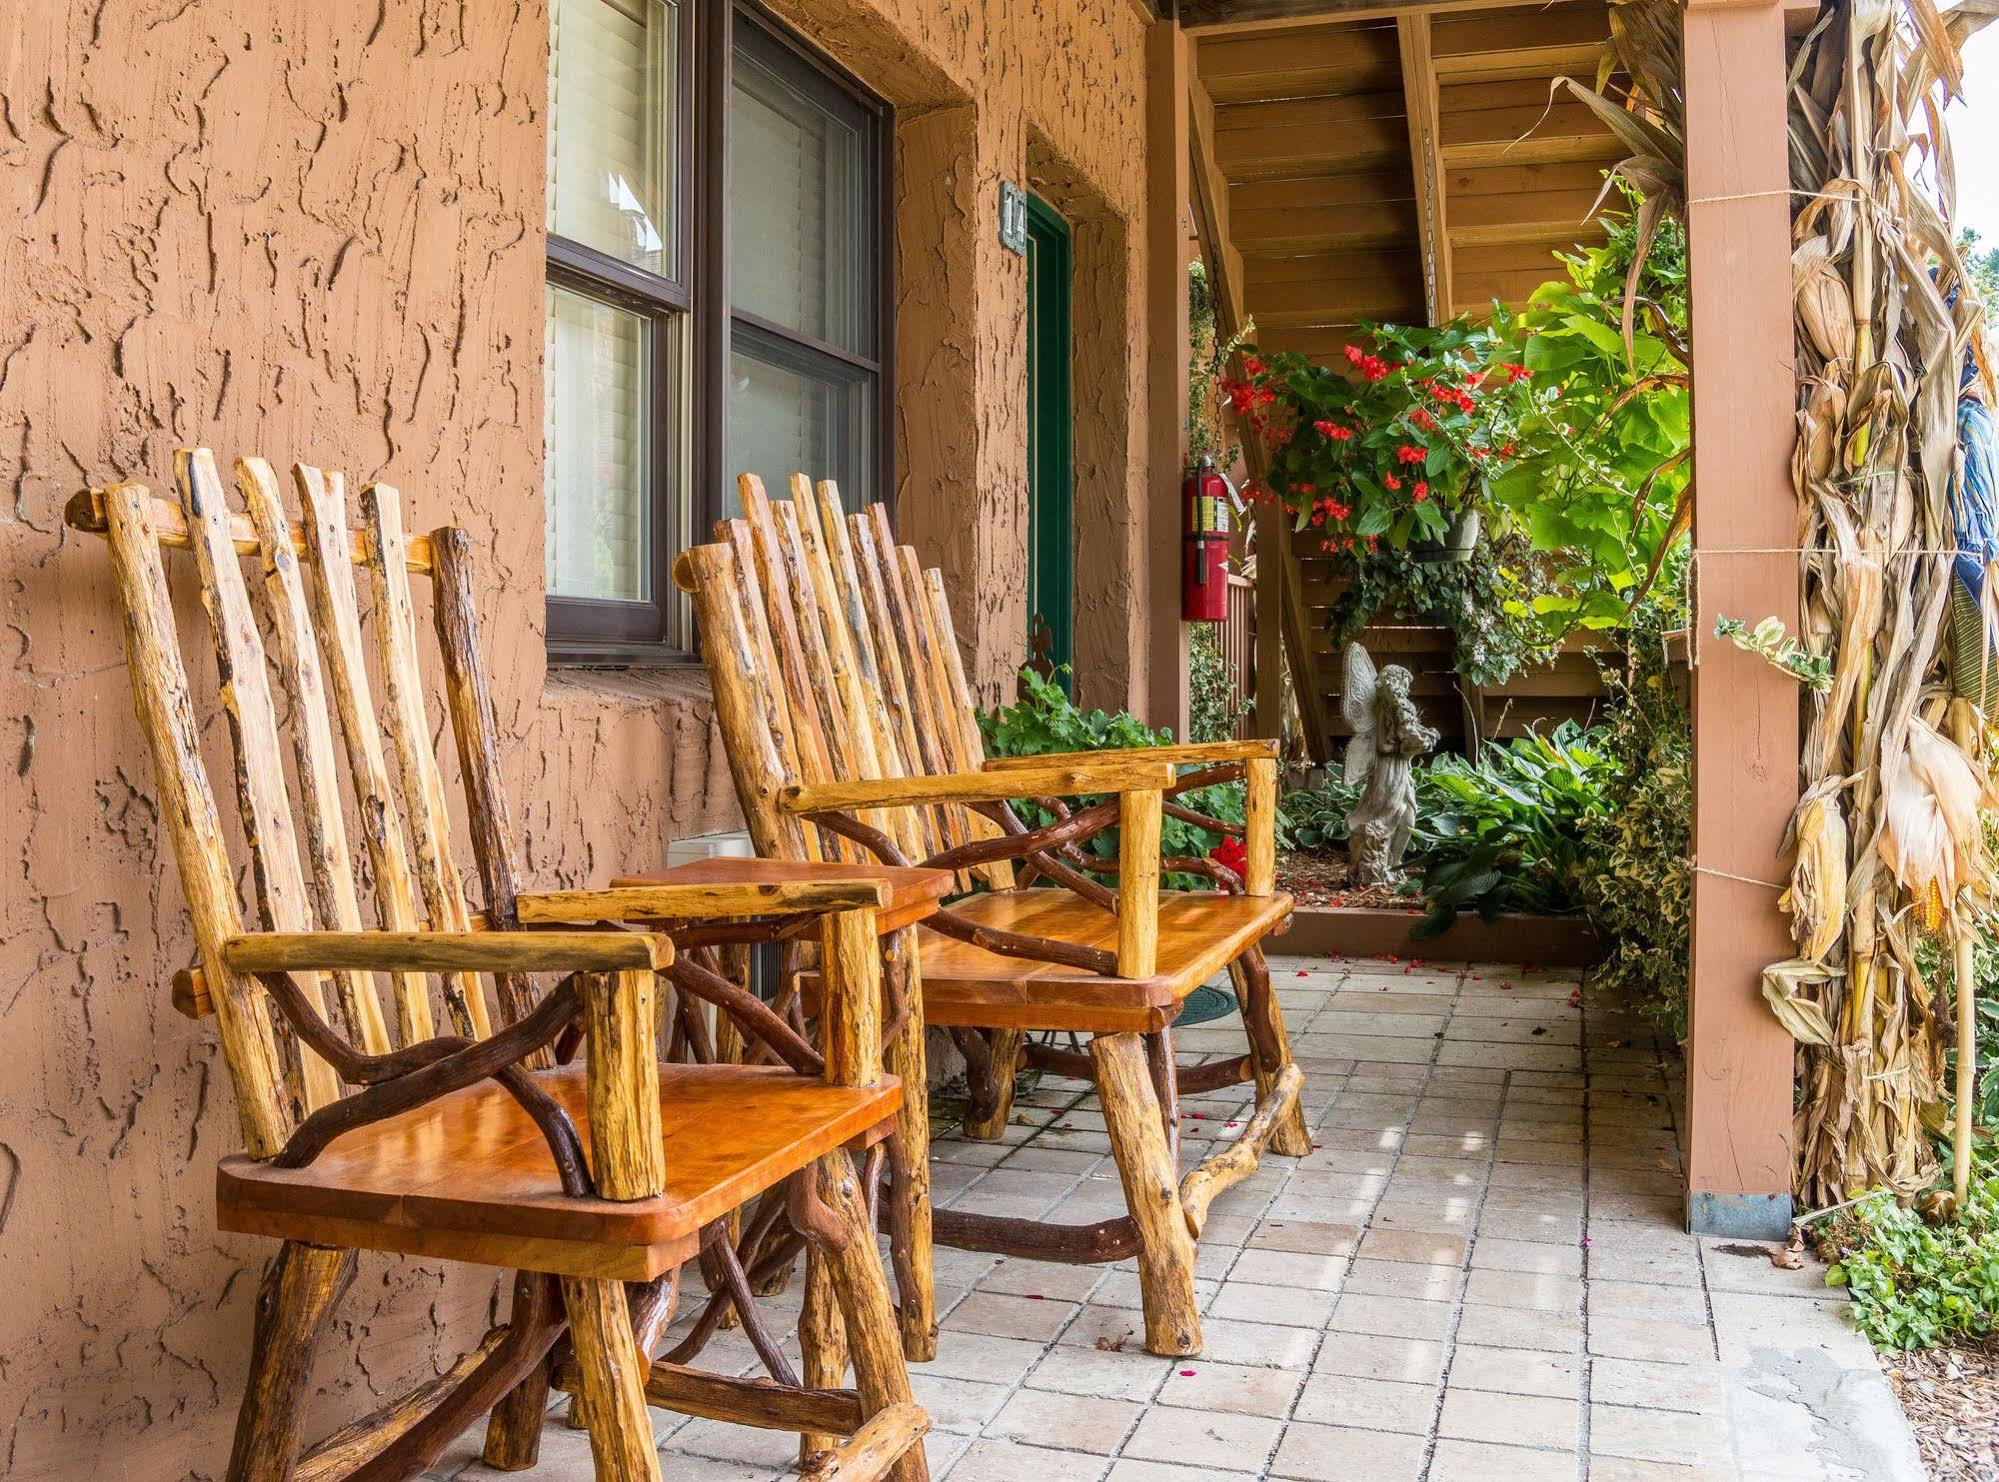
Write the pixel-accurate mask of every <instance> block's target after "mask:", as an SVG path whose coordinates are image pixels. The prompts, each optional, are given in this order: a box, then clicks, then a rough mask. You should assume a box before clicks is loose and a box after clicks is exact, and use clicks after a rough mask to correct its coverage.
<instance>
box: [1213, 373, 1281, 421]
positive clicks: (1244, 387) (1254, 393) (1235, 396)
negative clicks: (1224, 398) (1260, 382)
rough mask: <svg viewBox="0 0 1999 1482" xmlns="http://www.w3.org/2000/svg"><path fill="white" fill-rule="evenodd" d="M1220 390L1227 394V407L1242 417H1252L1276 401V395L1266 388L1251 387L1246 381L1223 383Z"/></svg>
mask: <svg viewBox="0 0 1999 1482" xmlns="http://www.w3.org/2000/svg"><path fill="white" fill-rule="evenodd" d="M1222 389H1223V390H1224V391H1226V392H1227V393H1228V397H1229V405H1230V406H1232V407H1234V408H1235V409H1236V411H1237V412H1239V413H1241V414H1242V415H1243V416H1253V415H1254V414H1255V413H1256V412H1257V411H1258V410H1259V409H1261V408H1263V407H1267V406H1269V405H1270V404H1271V403H1272V402H1273V401H1275V400H1277V393H1276V392H1275V391H1273V390H1271V389H1270V388H1269V387H1268V386H1252V385H1251V384H1250V383H1249V382H1247V381H1224V382H1223V383H1222Z"/></svg>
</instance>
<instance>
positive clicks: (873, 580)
mask: <svg viewBox="0 0 1999 1482" xmlns="http://www.w3.org/2000/svg"><path fill="white" fill-rule="evenodd" d="M740 492H741V496H742V505H743V517H742V518H741V519H737V520H729V521H726V522H723V523H721V524H719V525H718V526H717V527H716V537H717V538H716V540H715V542H714V543H713V544H710V545H702V546H697V547H694V548H693V549H691V550H689V551H687V552H685V553H684V554H683V555H682V556H681V558H680V560H679V561H678V562H677V563H676V565H675V568H674V575H675V580H676V581H677V582H678V583H679V585H680V586H681V588H682V589H683V590H685V591H687V592H688V593H690V594H691V596H692V598H693V604H694V612H695V616H696V619H697V622H698V624H699V627H700V632H701V649H702V656H703V659H704V660H705V662H706V663H707V666H708V670H709V673H710V675H711V677H712V679H713V681H714V690H715V708H716V715H717V718H718V720H719V722H720V725H721V728H722V734H723V739H724V741H725V743H726V745H727V749H728V756H729V764H730V768H731V770H732V772H733V775H734V778H735V783H736V792H737V795H738V797H739V798H740V799H741V801H742V805H743V811H744V813H745V814H746V815H747V817H748V820H749V826H750V831H751V834H752V836H753V838H754V839H755V842H756V845H757V850H758V852H759V853H760V854H763V855H766V856H768V857H771V858H774V859H831V860H843V861H850V862H853V863H856V864H859V863H863V862H868V861H879V862H881V863H884V864H891V865H901V864H906V863H911V862H922V863H924V864H927V865H929V866H932V867H940V866H941V867H947V868H950V869H954V870H957V871H960V872H962V873H961V881H962V884H963V885H964V886H965V888H966V889H967V890H969V889H971V887H972V886H973V885H975V884H976V885H978V886H979V887H981V889H980V893H977V894H965V895H963V896H962V897H961V898H960V899H959V900H957V901H956V902H955V903H954V904H952V905H950V906H948V907H947V908H945V909H943V910H940V911H938V912H937V913H936V914H934V915H932V916H931V917H929V918H928V919H927V920H926V921H925V922H924V923H923V924H922V925H921V926H913V927H910V928H908V929H906V930H904V931H901V932H898V933H893V934H891V935H890V936H889V937H888V938H887V939H886V941H885V959H886V961H885V970H886V972H887V973H888V974H889V975H890V976H891V978H892V979H893V980H894V981H896V982H897V983H899V984H900V985H901V988H902V992H903V996H905V997H908V998H910V999H911V1000H913V1001H916V1002H919V1003H920V1004H921V1008H922V1013H921V1015H908V1016H906V1017H905V1020H904V1024H903V1031H902V1033H901V1034H900V1035H898V1036H897V1037H896V1039H895V1041H894V1043H893V1044H891V1045H890V1047H889V1056H890V1062H891V1065H892V1068H893V1069H895V1071H896V1072H897V1073H898V1074H900V1075H901V1076H902V1077H903V1078H904V1080H905V1081H906V1082H907V1083H908V1084H909V1085H910V1086H911V1087H917V1086H921V1085H923V1084H924V1074H923V1071H924V1065H923V1032H924V1026H925V1023H926V1022H927V1023H929V1024H935V1025H940V1026H944V1027H946V1028H948V1029H950V1030H951V1032H952V1034H953V1037H954V1038H955V1039H956V1040H957V1042H958V1044H959V1046H960V1048H961V1049H962V1050H963V1051H964V1054H965V1059H966V1062H967V1067H968V1071H969V1077H970V1081H971V1087H972V1091H973V1103H974V1105H973V1111H972V1114H971V1116H969V1117H968V1118H967V1122H966V1126H967V1130H968V1131H970V1132H971V1133H972V1134H973V1135H974V1136H985V1137H996V1136H998V1135H999V1133H1000V1131H1001V1129H1002V1128H1003V1127H1004V1126H1005V1124H1006V1121H1007V1118H1008V1114H1009V1112H1010V1109H1011V1102H1012V1096H1013V1087H1014V1076H1015V1071H1016V1070H1017V1068H1019V1067H1020V1066H1021V1065H1023V1064H1025V1065H1028V1066H1036V1067H1040V1068H1043V1069H1048V1070H1053V1071H1059V1072H1061V1073H1064V1074H1068V1075H1078V1076H1083V1077H1087V1078H1090V1079H1093V1080H1094V1081H1095V1082H1096V1085H1097V1089H1098V1091H1099V1093H1100V1095H1101V1098H1102V1101H1103V1111H1104V1119H1105V1122H1106V1124H1107V1126H1108V1130H1109V1133H1110V1140H1111V1146H1112V1150H1113V1152H1114V1154H1115V1156H1116V1161H1117V1165H1118V1171H1119V1174H1120V1176H1121V1178H1122V1181H1123V1186H1124V1193H1125V1200H1126V1204H1127V1206H1128V1208H1129V1211H1130V1212H1129V1214H1127V1215H1124V1216H1122V1217H1119V1218H1117V1219H1111V1220H1105V1221H1102V1222H1100V1223H1098V1224H1094V1225H1083V1226H1062V1225H1050V1224H1045V1223H1041V1222H1037V1221H1031V1220H1019V1219H1005V1218H999V1217H994V1216H986V1215H979V1214H973V1213H965V1212H958V1211H944V1212H940V1213H937V1214H935V1215H934V1216H933V1215H932V1213H931V1210H930V1207H929V1197H928V1180H927V1176H926V1174H925V1172H924V1163H925V1160H926V1157H927V1148H926V1146H924V1144H925V1143H927V1139H928V1128H927V1122H926V1121H925V1120H924V1119H922V1118H919V1117H911V1116H905V1119H904V1125H903V1127H902V1129H901V1133H900V1135H899V1136H898V1138H897V1139H896V1140H895V1141H894V1143H893V1144H892V1153H891V1160H890V1161H891V1170H892V1174H893V1176H892V1178H891V1184H890V1199H889V1201H888V1203H887V1206H886V1207H887V1211H888V1219H889V1223H890V1226H891V1231H892V1238H891V1250H892V1254H895V1255H896V1256H897V1276H898V1282H899V1286H900V1294H901V1297H902V1310H901V1319H902V1324H903V1343H904V1352H905V1353H906V1354H907V1355H908V1356H909V1357H911V1358H919V1359H920V1358H927V1357H929V1356H930V1354H931V1353H932V1352H933V1351H934V1341H935V1340H934V1336H933V1333H932V1327H931V1322H930V1307H929V1305H928V1304H929V1293H928V1280H927V1278H928V1273H929V1269H930V1259H929V1241H930V1238H931V1236H932V1234H933V1232H934V1235H935V1238H936V1239H937V1240H939V1241H941V1242H943V1243H946V1244H951V1245H956V1246H962V1247H968V1248H972V1249H977V1250H984V1251H993V1252H998V1253H1003V1254H1013V1255H1022V1256H1030V1257H1038V1258H1041V1259H1045V1260H1058V1261H1113V1260H1120V1259H1123V1258H1125V1257H1127V1256H1130V1255H1133V1254H1136V1256H1137V1258H1138V1266H1139V1274H1140V1279H1141V1284H1142V1288H1143V1293H1144V1302H1145V1330H1146V1347H1147V1348H1149V1349H1150V1350H1151V1351H1152V1352H1154V1353H1162V1354H1185V1353H1193V1352H1195V1351H1197V1350H1198V1349H1199V1348H1200V1345H1201V1332H1200V1320H1199V1317H1198V1315H1197V1313H1196V1309H1195V1302H1194V1241H1195V1239H1196V1237H1197V1236H1198V1235H1199V1233H1200V1230H1201V1226H1202V1223H1203V1221H1204V1220H1205V1219H1206V1215H1207V1209H1208V1205H1209V1202H1210V1201H1211V1200H1212V1199H1213V1198H1214V1196H1215V1194H1216V1193H1217V1192H1218V1191H1220V1190H1221V1189H1224V1188H1227V1187H1228V1186H1229V1185H1231V1184H1232V1183H1234V1182H1236V1181H1238V1180H1240V1179H1242V1178H1244V1177H1247V1176H1248V1175H1249V1174H1250V1173H1251V1172H1252V1171H1253V1170H1254V1169H1255V1168H1256V1166H1257V1163H1258V1161H1259V1159H1260V1158H1261V1156H1262V1153H1263V1151H1264V1149H1265V1148H1266V1147H1272V1148H1275V1149H1276V1150H1278V1151H1279V1152H1281V1153H1284V1154H1288V1155H1302V1154H1303V1153H1304V1152H1306V1151H1307V1150H1308V1149H1309V1147H1310V1140H1309V1138H1308V1136H1307V1134H1306V1131H1305V1125H1304V1119H1303V1116H1302V1115H1301V1112H1300V1110H1299V1105H1298V1093H1299V1088H1300V1085H1301V1082H1302V1079H1303V1077H1302V1073H1301V1072H1300V1071H1299V1069H1298V1067H1297V1066H1296V1065H1295V1064H1294V1063H1293V1062H1292V1059H1291V1054H1290V1048H1289V1045H1288V1042H1287V1040H1286V1036H1285V1030H1284V1021H1283V1016H1282V1014H1281V1013H1280V1011H1279V1009H1278V1005H1277V999H1276V995H1275V992H1274V991H1273V989H1272V986H1271V983H1270V976H1269V973H1268V971H1267V969H1266V968H1265V965H1264V961H1263V953H1262V948H1261V945H1260V944H1261V943H1262V941H1263V939H1264V938H1265V937H1267V936H1269V935H1270V934H1272V933H1273V932H1277V931H1281V930H1282V929H1284V927H1285V926H1286V925H1287V924H1288V922H1289V919H1290V913H1291V899H1290V897H1289V896H1288V895H1285V894H1284V893H1283V892H1281V891H1278V890H1277V889H1276V887H1275V858H1276V855H1275V850H1276V837H1275V824H1276V805H1277V758H1276V746H1275V743H1274V742H1263V741H1252V742H1227V743H1222V744H1218V745H1193V746H1167V747H1158V748H1150V749H1144V750H1135V751H1121V752H1081V753H1075V754H1069V755H1061V756H1039V757H1022V758H1013V759H1008V760H988V759H987V758H986V756H985V755H984V748H983V746H982V744H981V741H980V737H979V730H978V724H977V720H976V716H975V712H974V709H973V702H972V696H971V692H970V689H969V687H968V686H967V684H966V682H965V676H964V672H963V669H962V667H961V665H960V660H959V656H958V647H957V641H956V639H955V637H954V636H953V633H952V627H951V618H950V609H949V606H948V604H947V603H946V601H945V599H944V589H943V581H942V578H941V576H940V575H939V573H937V572H935V571H930V572H925V571H923V570H922V569H921V566H920V564H919V562H918V560H917V557H916V553H915V551H914V550H912V549H910V548H909V547H908V546H898V545H896V543H895V540H894V538H893V536H892V535H891V533H890V531H889V526H888V521H887V517H886V515H885V514H884V512H883V510H882V508H881V506H879V505H875V506H871V507H870V508H869V509H867V510H866V511H865V512H861V513H856V514H852V515H844V514H843V512H842V510H841V506H840V502H839V498H838V494H837V491H836V490H834V488H833V487H832V486H831V485H830V484H821V485H819V486H818V487H817V488H814V487H813V486H812V484H811V483H810V482H809V481H807V480H806V479H804V478H802V477H800V478H796V479H794V480H793V483H792V496H793V497H792V498H791V500H789V501H783V500H777V501H773V500H771V499H769V498H767V497H766V495H765V493H764V489H763V487H762V485H761V484H760V483H759V482H758V481H757V480H756V479H755V478H751V477H745V478H744V479H742V480H741V481H740ZM1183 765H1192V766H1193V767H1195V769H1196V770H1194V771H1193V772H1191V773H1187V774H1185V775H1183V774H1182V773H1181V772H1180V770H1179V769H1180V767H1181V766H1183ZM1232 778H1246V789H1247V823H1246V825H1231V824H1225V823H1221V822H1219V821H1217V820H1214V819H1203V818H1201V816H1200V815H1198V814H1194V813H1191V812H1189V810H1188V809H1187V808H1186V807H1185V806H1183V805H1182V804H1181V803H1179V802H1177V801H1175V799H1176V797H1177V796H1178V795H1179V794H1183V793H1186V792H1188V791H1190V790H1192V789H1195V788H1200V787H1206V786H1210V785H1212V784H1214V783H1217V782H1221V781H1225V780H1229V779H1232ZM1078 797H1084V798H1092V799H1094V798H1103V799H1107V800H1106V801H1095V802H1090V803H1088V804H1087V805H1086V806H1083V807H1082V808H1081V810H1080V811H1072V810H1071V808H1070V807H1069V806H1068V804H1067V803H1065V802H1063V801H1062V800H1063V799H1075V798H1078ZM1015 799H1029V800H1036V801H1040V802H1043V803H1044V804H1045V806H1046V807H1047V808H1048V809H1049V810H1050V811H1052V812H1053V814H1054V815H1055V821H1054V822H1053V823H1050V824H1048V825H1046V826H1044V827H1040V828H1035V829H1028V828H1026V827H1025V826H1023V825H1022V824H1021V823H1020V822H1019V820H1018V819H1017V818H1016V816H1015V815H1014V813H1013V812H1012V811H1011V808H1010V807H1009V800H1015ZM1168 814H1171V815H1172V816H1175V817H1181V818H1187V819H1192V820H1195V821H1199V822H1202V823H1203V824H1205V826H1207V827H1210V828H1212V829H1215V830H1217V831H1219V832H1222V833H1224V834H1234V835H1237V836H1240V837H1243V838H1244V840H1245V845H1246V850H1247V870H1246V874H1245V876H1244V878H1242V879H1241V880H1236V879H1235V878H1234V877H1233V875H1232V874H1231V872H1229V871H1228V870H1226V869H1224V868H1222V867H1220V866H1218V865H1215V864H1214V863H1212V862H1211V861H1209V860H1206V859H1198V860H1190V859H1168V860H1162V859H1161V858H1160V830H1161V821H1162V818H1163V817H1164V816H1165V815H1168ZM1113 826H1115V827H1117V829H1118V830H1119V833H1118V853H1117V857H1116V859H1115V861H1112V860H1110V859H1107V858H1105V857H1102V856H1099V855H1095V854H1088V853H1085V852H1084V850H1083V848H1082V846H1083V845H1084V844H1085V843H1087V842H1088V841H1089V840H1090V839H1092V838H1094V837H1095V836H1096V835H1098V834H1100V833H1102V832H1104V831H1105V830H1106V829H1109V828H1111V827H1113ZM1015 862H1019V864H1020V865H1021V866H1022V870H1021V873H1020V874H1018V875H1016V873H1015V870H1014V866H1015ZM1162 871H1172V872H1177V873H1191V874H1201V875H1206V876H1208V877H1209V878H1210V879H1211V880H1213V881H1214V882H1215V883H1216V884H1217V885H1218V886H1219V887H1222V888H1218V889H1216V890H1209V891H1192V892H1181V891H1162V890H1161V888H1160V883H1161V874H1162ZM1036 877H1039V878H1040V879H1042V880H1045V881H1046V882H1048V884H1049V885H1051V886H1052V887H1054V888H1051V889H1026V888H1022V887H1024V886H1025V885H1027V884H1028V883H1029V881H1030V880H1032V879H1034V878H1036ZM1106 880H1108V881H1109V882H1110V883H1108V884H1106V883H1104V881H1106ZM1224 968H1226V969H1228V971H1229V972H1230V974H1231V976H1232V978H1233V980H1234V983H1235V987H1236V992H1237V997H1238V999H1239V1000H1240V1003H1241V1006H1242V1013H1243V1020H1244V1024H1245V1028H1246V1030H1247V1039H1248V1053H1247V1054H1245V1055H1242V1056H1240V1057H1236V1058H1232V1059H1229V1060H1226V1061H1223V1062H1221V1063H1219V1064H1215V1065H1201V1066H1190V1067H1178V1066H1176V1064H1175V1061H1174V1056H1173V1043H1172V1027H1173V1022H1174V1020H1175V1019H1176V1018H1177V1017H1178V1016H1179V1013H1180V1008H1181V1004H1182V1001H1183V1000H1184V999H1185V998H1186V996H1187V995H1188V994H1189V993H1191V992H1192V991H1193V990H1194V988H1195V987H1196V986H1198V985H1199V984H1201V983H1203V982H1205V981H1206V980H1207V979H1208V978H1209V977H1211V976H1213V975H1214V974H1215V973H1217V972H1219V971H1221V970H1222V969H1224ZM808 986H809V985H808ZM1036 1030H1071V1031H1080V1032H1082V1033H1085V1034H1088V1035H1091V1036H1092V1038H1091V1040H1090V1045H1089V1053H1088V1054H1087V1055H1084V1054H1079V1053H1073V1052H1068V1051H1064V1050H1060V1049H1057V1048H1053V1047H1050V1046H1046V1045H1042V1044H1038V1043H1032V1042H1029V1041H1028V1039H1027V1034H1028V1033H1029V1032H1030V1031H1036ZM1249 1081H1253V1082H1254V1083H1255V1086H1256V1092H1257V1101H1256V1110H1255V1113H1254V1115H1253V1116H1252V1117H1251V1118H1250V1120H1249V1121H1248V1123H1247V1125H1246V1126H1245V1128H1244V1130H1243V1133H1242V1135H1241V1137H1240V1139H1239V1140H1238V1141H1236V1142H1235V1143H1234V1144H1232V1145H1231V1146H1229V1147H1228V1148H1227V1149H1225V1150H1223V1151H1221V1152H1219V1153H1217V1154H1216V1155H1214V1156H1213V1157H1211V1158H1210V1159H1209V1160H1208V1161H1207V1162H1205V1163H1203V1164H1202V1165H1201V1166H1199V1167H1197V1168H1195V1169H1193V1170H1191V1171H1190V1172H1189V1173H1188V1174H1187V1175H1186V1176H1185V1178H1184V1179H1183V1178H1182V1177H1181V1176H1180V1173H1179V1169H1178V1154H1179V1146H1178V1143H1179V1134H1178V1128H1179V1116H1178V1111H1177V1105H1178V1097H1179V1096H1180V1095H1181V1094H1182V1093H1192V1092H1196V1091H1204V1090H1212V1089H1216V1088H1219V1087H1222V1086H1227V1085H1233V1084H1236V1083H1238V1082H1249ZM812 1330H813V1325H811V1324H808V1325H807V1326H806V1327H805V1328H803V1329H802V1330H801V1331H808V1332H809V1331H812ZM807 1361H808V1365H811V1364H813V1361H814V1356H813V1354H811V1353H810V1352H808V1354H807ZM835 1362H837V1360H832V1361H827V1362H826V1363H825V1364H824V1366H823V1370H824V1372H831V1371H832V1369H833V1367H834V1364H835Z"/></svg>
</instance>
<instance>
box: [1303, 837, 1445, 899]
mask: <svg viewBox="0 0 1999 1482" xmlns="http://www.w3.org/2000/svg"><path fill="white" fill-rule="evenodd" d="M1277 888H1278V889H1279V890H1288V891H1290V892H1291V895H1292V897H1293V898H1294V899H1295V900H1296V901H1297V902H1298V904H1299V905H1301V906H1388V907H1395V906H1400V907H1402V908H1404V909H1405V910H1420V909H1421V907H1422V898H1421V897H1420V896H1418V895H1416V894H1415V893H1414V891H1413V889H1412V890H1411V892H1410V893H1408V894H1402V893H1399V892H1397V891H1394V890H1391V889H1388V888H1387V887H1385V886H1380V885H1372V886H1367V887H1365V888H1359V887H1355V886H1353V885H1350V884H1349V883H1348V881H1347V857H1346V855H1345V854H1344V853H1338V854H1331V853H1327V854H1320V853H1307V852H1306V851H1304V850H1302V849H1280V850H1279V851H1278V852H1277Z"/></svg>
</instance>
